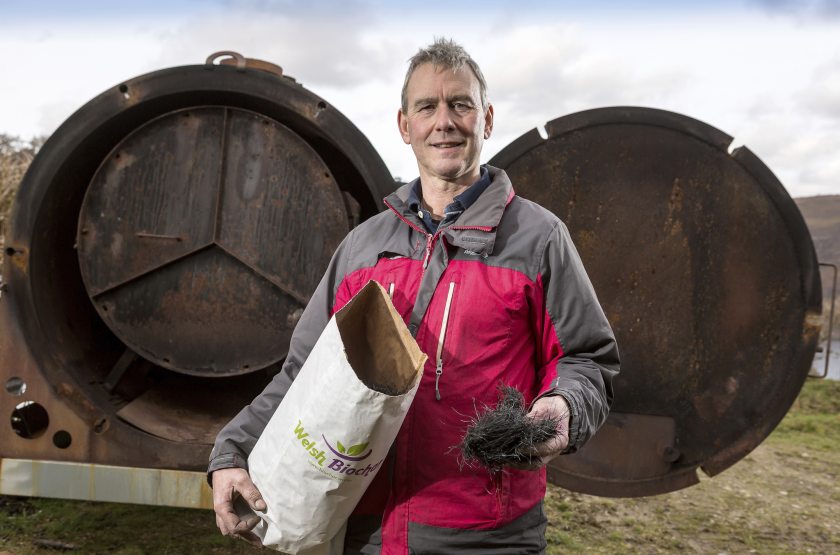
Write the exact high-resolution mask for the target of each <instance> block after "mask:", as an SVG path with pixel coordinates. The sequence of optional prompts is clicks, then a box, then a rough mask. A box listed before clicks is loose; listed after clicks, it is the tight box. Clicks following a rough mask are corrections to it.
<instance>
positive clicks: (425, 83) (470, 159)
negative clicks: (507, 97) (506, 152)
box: [397, 64, 493, 185]
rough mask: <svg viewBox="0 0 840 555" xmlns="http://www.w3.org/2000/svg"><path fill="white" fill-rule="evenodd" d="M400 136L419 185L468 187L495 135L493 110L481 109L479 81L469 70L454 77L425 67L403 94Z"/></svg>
mask: <svg viewBox="0 0 840 555" xmlns="http://www.w3.org/2000/svg"><path fill="white" fill-rule="evenodd" d="M406 97H407V100H408V107H407V110H408V111H407V112H406V113H403V112H402V110H400V112H399V114H398V115H397V121H398V123H399V126H400V134H401V135H402V138H403V141H405V143H406V144H410V145H411V148H412V150H414V156H416V157H417V166H418V169H419V170H420V179H421V181H422V182H424V183H428V182H429V181H433V180H435V179H437V180H442V181H448V182H457V183H459V184H461V185H469V184H470V183H471V182H472V180H474V179H475V178H477V177H478V174H479V171H478V160H479V156H480V155H481V147H482V146H483V145H484V139H487V138H489V137H490V132H491V131H492V129H493V107H492V106H488V107H487V110H486V111H485V110H484V109H483V108H482V107H481V93H480V91H479V85H478V78H476V76H475V74H473V72H472V70H471V69H470V68H469V67H468V66H464V67H462V68H461V69H459V70H457V71H452V69H450V68H435V67H434V66H433V65H432V64H423V65H421V66H419V67H418V68H417V69H415V70H414V73H412V74H411V78H410V79H409V81H408V87H407V88H406Z"/></svg>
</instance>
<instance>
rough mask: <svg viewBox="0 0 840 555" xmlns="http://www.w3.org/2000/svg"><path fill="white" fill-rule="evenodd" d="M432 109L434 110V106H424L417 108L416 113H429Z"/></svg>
mask: <svg viewBox="0 0 840 555" xmlns="http://www.w3.org/2000/svg"><path fill="white" fill-rule="evenodd" d="M432 109H434V106H432V105H431V104H425V105H423V106H420V108H418V109H417V111H418V112H430V111H431V110H432Z"/></svg>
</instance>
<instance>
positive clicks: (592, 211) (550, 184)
mask: <svg viewBox="0 0 840 555" xmlns="http://www.w3.org/2000/svg"><path fill="white" fill-rule="evenodd" d="M546 131H547V135H548V137H547V139H543V138H541V136H540V134H539V133H538V132H537V131H536V130H534V131H532V132H530V133H528V134H526V135H523V136H522V137H520V138H519V139H517V140H516V141H514V142H513V143H511V144H510V145H509V146H508V147H506V148H505V149H504V150H503V151H501V152H500V153H499V154H497V155H496V156H495V157H494V158H493V159H492V160H491V161H490V163H491V164H492V165H495V166H498V167H501V168H503V169H505V170H506V171H507V173H508V175H509V176H510V178H511V180H512V182H513V185H514V189H515V190H516V191H517V193H518V194H520V195H521V196H523V197H526V198H529V199H531V200H534V201H536V202H537V203H539V204H541V205H542V206H544V207H546V208H548V209H550V210H552V211H553V212H554V213H555V214H557V216H559V217H560V218H561V219H562V220H563V221H564V222H565V223H566V225H567V226H568V227H569V230H570V232H571V236H572V238H573V241H574V242H575V245H576V246H577V248H578V250H579V251H580V254H581V257H582V259H583V261H584V265H585V266H586V269H587V272H588V273H589V277H590V279H591V280H592V282H593V284H594V286H595V289H596V291H597V293H598V296H599V300H600V302H601V304H602V306H603V307H604V310H605V312H606V314H607V317H608V319H609V321H610V323H611V324H612V326H613V329H614V331H615V333H616V337H617V340H618V346H619V351H620V353H621V373H620V375H619V376H618V377H617V379H616V380H615V384H614V385H615V402H614V405H613V407H612V413H611V415H610V417H609V419H608V420H607V423H606V424H605V425H604V427H603V428H602V429H601V430H600V431H599V433H598V434H597V435H596V436H595V437H594V438H593V439H592V440H591V441H590V442H589V443H588V444H587V445H586V446H584V448H583V449H581V450H580V451H579V452H578V453H576V454H574V455H571V456H566V457H559V458H558V459H555V461H554V463H553V464H552V466H551V467H550V469H549V478H550V479H551V480H552V481H554V482H556V483H559V484H561V485H563V486H565V487H567V488H569V489H573V490H577V491H581V492H585V493H591V494H596V495H605V496H637V495H651V494H656V493H662V492H666V491H672V490H675V489H679V488H682V487H686V486H688V485H691V484H694V483H696V482H697V480H698V478H697V469H698V468H702V469H703V470H704V471H705V472H706V473H707V474H710V475H714V474H717V473H718V472H721V471H722V470H724V469H726V468H727V467H729V466H730V465H732V464H734V463H735V462H736V461H738V460H739V459H741V458H742V457H744V456H745V455H746V454H747V453H749V452H750V451H751V450H752V449H753V448H755V447H756V446H757V445H758V444H759V443H760V442H761V441H762V440H763V439H764V438H765V437H766V436H767V435H768V434H769V433H770V432H771V431H772V430H773V428H774V427H775V426H776V424H778V422H779V421H780V420H781V419H782V417H783V416H784V414H785V413H786V412H787V410H788V408H789V407H790V405H791V404H792V402H793V400H794V399H795V397H796V396H797V394H798V392H799V390H800V388H801V386H802V383H803V381H804V380H805V377H806V375H807V373H808V371H809V368H810V362H811V359H812V358H813V354H814V350H815V348H816V341H817V335H818V331H819V312H820V295H821V294H820V286H819V271H818V265H817V261H816V256H815V253H814V247H813V244H812V242H811V238H810V235H809V234H808V231H807V229H806V227H805V224H804V221H803V220H802V217H801V215H800V214H799V211H798V209H797V208H796V206H795V204H794V202H793V200H792V199H791V198H790V197H789V196H788V194H787V193H786V192H785V190H784V188H783V187H782V185H781V184H780V183H779V181H778V180H777V179H776V177H775V176H774V175H773V174H772V172H771V171H770V170H769V169H768V168H767V167H766V166H765V165H764V164H763V163H762V162H761V161H760V160H759V159H758V158H757V157H756V156H755V155H754V154H753V153H752V152H750V151H749V150H748V149H746V148H739V149H737V150H735V151H734V152H732V153H731V154H730V152H729V151H728V147H729V145H730V143H731V141H732V139H731V137H729V136H728V135H726V134H725V133H722V132H721V131H718V130H717V129H714V128H712V127H710V126H708V125H706V124H704V123H702V122H700V121H697V120H694V119H691V118H688V117H685V116H682V115H679V114H675V113H670V112H665V111H661V110H654V109H645V108H622V107H618V108H604V109H597V110H590V111H586V112H580V113H576V114H572V115H569V116H566V117H561V118H559V119H556V120H553V121H551V122H549V123H548V124H547V125H546Z"/></svg>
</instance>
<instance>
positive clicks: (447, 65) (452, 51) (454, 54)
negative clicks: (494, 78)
mask: <svg viewBox="0 0 840 555" xmlns="http://www.w3.org/2000/svg"><path fill="white" fill-rule="evenodd" d="M423 64H432V65H434V66H435V67H436V68H443V69H451V70H453V71H457V70H459V69H461V68H462V67H464V66H465V65H466V66H468V67H469V68H470V69H471V70H472V72H473V73H474V74H475V77H476V78H477V79H478V90H479V93H480V94H481V107H482V109H484V110H486V109H487V81H485V80H484V75H483V74H482V73H481V69H480V68H479V67H478V64H477V63H475V60H473V59H472V57H471V56H470V55H469V54H467V51H466V50H464V47H463V46H461V45H460V44H457V43H456V42H455V41H454V40H452V39H445V38H435V41H434V42H433V43H432V44H430V45H429V46H428V47H426V48H421V49H420V50H419V51H418V52H417V54H415V55H414V56H412V57H411V58H410V59H409V60H408V71H407V72H406V73H405V81H404V82H403V87H402V111H403V113H404V114H405V113H407V112H408V94H407V91H408V80H409V79H411V75H412V74H413V73H414V70H415V69H417V68H418V67H420V66H421V65H423Z"/></svg>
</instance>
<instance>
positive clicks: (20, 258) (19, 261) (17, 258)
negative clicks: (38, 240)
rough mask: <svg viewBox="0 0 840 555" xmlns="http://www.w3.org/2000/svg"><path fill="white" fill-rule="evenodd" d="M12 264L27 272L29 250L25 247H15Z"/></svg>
mask: <svg viewBox="0 0 840 555" xmlns="http://www.w3.org/2000/svg"><path fill="white" fill-rule="evenodd" d="M11 259H12V264H14V266H15V267H16V268H17V269H18V270H20V271H21V272H23V273H24V274H25V273H26V272H27V269H28V268H29V251H28V250H26V249H25V248H15V249H14V252H13V253H11Z"/></svg>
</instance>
